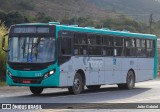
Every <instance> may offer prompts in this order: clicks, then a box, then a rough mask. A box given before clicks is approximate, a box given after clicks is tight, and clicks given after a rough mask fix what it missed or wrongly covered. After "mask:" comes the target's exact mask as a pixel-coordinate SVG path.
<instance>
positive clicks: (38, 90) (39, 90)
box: [30, 87, 43, 95]
mask: <svg viewBox="0 0 160 112" xmlns="http://www.w3.org/2000/svg"><path fill="white" fill-rule="evenodd" d="M30 90H31V92H32V93H33V94H35V95H39V94H41V93H42V91H43V88H42V87H30Z"/></svg>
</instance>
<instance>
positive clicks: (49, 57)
mask: <svg viewBox="0 0 160 112" xmlns="http://www.w3.org/2000/svg"><path fill="white" fill-rule="evenodd" d="M9 49H10V51H9V55H8V61H9V62H24V63H25V62H27V63H46V62H53V61H55V38H53V37H11V38H10V39H9Z"/></svg>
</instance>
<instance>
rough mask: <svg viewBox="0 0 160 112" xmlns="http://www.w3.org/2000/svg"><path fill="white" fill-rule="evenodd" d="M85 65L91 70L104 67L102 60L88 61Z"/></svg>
mask: <svg viewBox="0 0 160 112" xmlns="http://www.w3.org/2000/svg"><path fill="white" fill-rule="evenodd" d="M84 64H85V65H86V67H88V68H91V69H92V68H102V67H103V61H102V59H86V60H85V63H84Z"/></svg>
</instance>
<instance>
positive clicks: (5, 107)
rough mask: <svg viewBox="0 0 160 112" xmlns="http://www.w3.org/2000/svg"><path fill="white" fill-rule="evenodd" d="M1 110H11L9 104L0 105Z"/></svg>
mask: <svg viewBox="0 0 160 112" xmlns="http://www.w3.org/2000/svg"><path fill="white" fill-rule="evenodd" d="M2 109H12V106H11V104H2Z"/></svg>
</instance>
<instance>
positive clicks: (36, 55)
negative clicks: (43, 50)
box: [32, 37, 41, 61]
mask: <svg viewBox="0 0 160 112" xmlns="http://www.w3.org/2000/svg"><path fill="white" fill-rule="evenodd" d="M40 42H41V37H38V39H37V42H36V43H35V44H34V45H33V46H32V50H33V49H34V48H35V51H34V55H35V57H36V61H37V57H38V45H39V43H40Z"/></svg>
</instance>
